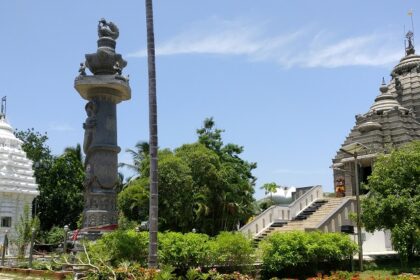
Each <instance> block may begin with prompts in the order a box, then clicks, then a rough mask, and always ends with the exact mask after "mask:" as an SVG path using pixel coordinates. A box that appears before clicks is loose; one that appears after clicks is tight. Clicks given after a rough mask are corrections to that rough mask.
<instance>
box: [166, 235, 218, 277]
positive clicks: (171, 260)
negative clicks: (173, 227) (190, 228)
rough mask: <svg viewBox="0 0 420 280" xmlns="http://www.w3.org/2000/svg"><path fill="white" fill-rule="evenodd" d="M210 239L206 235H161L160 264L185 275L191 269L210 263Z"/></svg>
mask: <svg viewBox="0 0 420 280" xmlns="http://www.w3.org/2000/svg"><path fill="white" fill-rule="evenodd" d="M209 257H210V238H209V236H208V235H206V234H199V233H186V234H182V233H178V232H166V233H161V234H159V262H160V263H161V264H165V265H172V266H174V267H176V268H177V269H178V270H179V272H180V273H182V274H184V273H185V272H186V271H187V269H188V268H189V267H198V266H204V265H207V264H208V263H209Z"/></svg>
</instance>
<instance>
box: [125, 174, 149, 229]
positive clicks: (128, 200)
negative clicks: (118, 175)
mask: <svg viewBox="0 0 420 280" xmlns="http://www.w3.org/2000/svg"><path fill="white" fill-rule="evenodd" d="M148 184H149V182H148V180H147V178H137V179H135V180H132V181H130V182H129V183H128V185H127V187H125V188H124V190H122V191H121V192H120V193H119V194H118V201H117V203H118V209H119V210H120V211H122V213H123V214H124V216H125V217H126V218H128V219H129V220H132V221H136V222H138V223H139V222H141V221H145V220H147V218H148V213H149V211H148V205H149V189H148Z"/></svg>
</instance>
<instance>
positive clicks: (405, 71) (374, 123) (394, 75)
mask: <svg viewBox="0 0 420 280" xmlns="http://www.w3.org/2000/svg"><path fill="white" fill-rule="evenodd" d="M412 38H413V33H411V32H409V33H408V34H407V42H408V46H407V48H406V56H405V57H403V58H402V59H401V60H400V62H399V63H398V64H397V65H396V66H395V67H394V69H393V70H392V72H391V80H390V82H389V83H387V84H386V83H385V79H383V81H382V85H381V86H380V88H379V91H380V92H379V95H378V96H377V97H376V98H375V101H374V102H373V104H372V106H371V107H370V109H369V111H368V112H366V113H365V114H362V115H356V124H355V126H354V127H353V128H352V129H351V131H350V133H349V135H348V136H347V138H346V140H345V141H344V143H343V145H342V147H344V146H346V145H349V144H351V143H355V142H358V143H361V144H363V145H364V146H365V147H366V148H367V149H366V150H365V151H363V152H361V153H360V154H359V156H358V161H359V165H360V166H359V170H358V171H359V172H358V174H359V176H358V177H359V182H366V181H367V177H368V176H369V175H370V174H371V172H372V165H373V162H374V160H375V158H376V156H377V155H378V153H386V152H387V151H389V150H390V149H392V148H397V147H400V146H401V145H404V144H407V143H409V142H411V141H413V140H419V139H420V56H419V55H416V53H415V49H414V46H413V42H412ZM333 170H334V181H335V186H336V187H337V185H338V184H339V183H340V181H343V180H344V182H345V183H344V185H345V195H354V194H355V181H354V179H353V178H355V170H354V160H353V157H352V156H351V155H348V154H346V153H344V152H343V151H340V150H339V151H338V152H337V155H336V156H335V158H334V159H333Z"/></svg>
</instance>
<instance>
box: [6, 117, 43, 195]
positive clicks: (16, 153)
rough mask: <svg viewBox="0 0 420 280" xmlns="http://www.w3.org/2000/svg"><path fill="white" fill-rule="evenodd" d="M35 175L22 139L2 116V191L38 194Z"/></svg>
mask: <svg viewBox="0 0 420 280" xmlns="http://www.w3.org/2000/svg"><path fill="white" fill-rule="evenodd" d="M33 175H34V172H33V170H32V161H31V160H29V159H28V158H27V157H26V153H25V152H24V151H23V150H22V141H21V140H19V139H17V138H16V136H15V135H14V134H13V129H12V127H11V126H10V125H9V124H8V123H7V120H6V119H5V118H4V117H3V116H0V192H1V193H18V194H29V195H31V196H33V197H35V196H37V195H38V194H39V191H38V185H37V184H36V182H35V178H34V176H33Z"/></svg>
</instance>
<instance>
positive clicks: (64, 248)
mask: <svg viewBox="0 0 420 280" xmlns="http://www.w3.org/2000/svg"><path fill="white" fill-rule="evenodd" d="M68 232H69V226H68V225H65V226H64V243H63V253H64V254H66V253H67V233H68Z"/></svg>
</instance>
